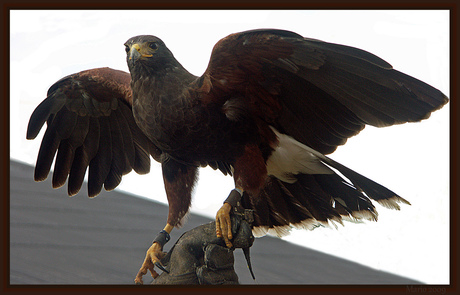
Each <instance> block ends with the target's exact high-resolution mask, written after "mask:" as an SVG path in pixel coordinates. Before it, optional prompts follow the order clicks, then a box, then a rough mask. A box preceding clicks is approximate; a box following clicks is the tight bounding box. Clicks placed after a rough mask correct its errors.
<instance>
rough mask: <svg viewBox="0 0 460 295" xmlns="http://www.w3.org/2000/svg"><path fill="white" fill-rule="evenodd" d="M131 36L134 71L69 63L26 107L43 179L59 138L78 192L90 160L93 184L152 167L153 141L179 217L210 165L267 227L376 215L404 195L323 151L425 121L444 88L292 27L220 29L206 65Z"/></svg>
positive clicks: (57, 178)
mask: <svg viewBox="0 0 460 295" xmlns="http://www.w3.org/2000/svg"><path fill="white" fill-rule="evenodd" d="M125 46H126V50H127V63H128V66H129V69H130V74H131V79H130V78H129V74H127V73H123V72H120V71H116V70H112V69H108V68H105V69H93V70H88V71H83V72H80V73H77V74H74V75H70V76H68V77H65V78H63V79H61V80H60V81H58V82H56V84H54V85H53V86H52V87H51V88H50V90H49V91H48V97H47V98H46V99H45V100H44V101H43V102H42V103H41V104H40V105H39V106H38V107H37V109H36V110H35V112H34V113H33V114H32V117H31V119H30V122H29V129H28V133H27V138H29V139H30V138H34V137H35V136H36V135H37V134H38V132H39V130H40V128H41V127H42V125H43V123H44V122H45V121H47V123H48V128H47V130H46V133H45V136H44V138H43V141H42V146H41V149H40V152H39V156H38V160H37V165H36V172H35V179H36V180H43V179H45V178H46V177H47V174H48V172H49V169H50V166H51V163H52V160H53V158H54V155H55V153H56V150H57V151H58V152H57V157H56V164H55V170H54V171H55V172H54V178H53V186H54V187H57V186H61V185H63V184H64V183H65V180H66V179H67V177H68V179H69V182H68V183H69V184H68V186H69V194H71V195H72V194H75V193H77V192H78V190H79V189H80V187H81V185H82V181H83V176H84V173H85V170H86V167H88V166H89V177H88V188H89V194H90V196H95V195H97V194H98V193H99V192H100V190H101V187H102V185H104V187H105V188H106V189H107V190H110V189H113V188H115V187H116V186H117V185H118V184H119V182H120V180H121V177H122V175H123V174H126V173H128V172H129V171H131V169H134V170H135V171H136V172H138V173H146V172H148V170H149V166H150V162H149V157H148V155H152V156H153V158H154V159H155V160H157V161H159V162H161V164H162V169H163V176H164V182H165V189H166V193H167V196H168V202H169V205H170V208H169V215H168V224H170V225H172V226H176V225H179V224H180V221H181V219H182V218H183V216H184V215H185V213H186V212H187V211H188V208H189V206H190V200H191V192H192V188H193V185H194V183H195V181H196V173H197V169H198V167H199V166H206V165H209V166H211V167H213V168H214V169H219V170H221V171H222V172H223V173H224V174H231V175H233V177H234V179H235V185H236V187H238V188H241V189H243V190H244V192H245V193H244V195H243V199H242V203H243V205H244V206H245V207H246V208H250V209H254V210H255V222H254V224H253V225H254V229H255V230H256V231H257V230H259V232H260V233H264V232H266V231H267V230H270V229H273V230H275V231H276V233H278V234H280V235H281V234H284V231H285V229H286V228H288V227H290V226H299V227H307V228H310V227H314V226H315V225H316V224H318V223H327V222H328V221H329V220H334V221H336V222H341V220H342V218H352V219H360V218H366V219H370V220H376V218H377V212H376V211H375V208H374V206H373V205H372V202H371V201H370V200H371V199H372V200H376V201H377V202H379V203H381V204H383V205H385V206H387V207H389V208H396V209H398V208H399V206H398V204H397V203H398V202H404V203H408V202H407V201H406V200H404V199H403V198H401V197H399V196H398V195H397V194H395V193H394V192H392V191H390V190H388V189H387V188H385V187H383V186H381V185H379V184H377V183H375V182H373V181H372V180H369V179H367V178H366V177H364V176H362V175H360V174H358V173H356V172H354V171H352V170H350V169H349V168H347V167H344V166H343V165H341V164H339V163H337V162H335V161H333V160H332V159H330V158H328V157H326V156H324V155H326V154H330V153H332V152H333V151H334V150H335V149H336V148H337V146H339V145H342V144H344V143H345V142H346V140H347V138H349V137H351V136H354V135H356V134H358V133H359V132H360V131H361V130H362V129H363V128H364V127H365V125H366V124H369V125H373V126H377V127H384V126H390V125H394V124H401V123H405V122H417V121H420V120H423V119H426V118H428V117H429V115H430V113H431V112H433V111H435V110H437V109H439V108H441V107H442V106H443V105H444V104H446V103H447V102H448V98H447V97H446V96H445V95H443V94H442V93H441V92H440V91H438V90H437V89H435V88H433V87H431V86H429V85H427V84H425V83H423V82H421V81H419V80H417V79H415V78H412V77H410V76H407V75H405V74H403V73H400V72H398V71H396V70H394V69H392V67H391V65H390V64H388V63H387V62H385V61H384V60H382V59H380V58H378V57H377V56H375V55H373V54H371V53H368V52H365V51H363V50H360V49H356V48H352V47H348V46H343V45H337V44H331V43H326V42H322V41H318V40H313V39H308V38H304V37H302V36H300V35H298V34H296V33H293V32H288V31H280V30H254V31H247V32H242V33H237V34H233V35H230V36H228V37H226V38H224V39H222V40H220V41H219V42H218V43H217V44H216V45H215V47H214V49H213V51H212V55H211V59H210V62H209V65H208V68H207V69H206V71H205V73H204V74H203V75H202V76H201V77H196V76H194V75H192V74H190V73H189V72H188V71H187V70H185V69H184V68H183V67H182V65H181V64H180V63H179V62H178V61H177V60H176V59H175V58H174V57H173V55H172V53H171V52H170V51H169V50H168V48H167V47H166V46H165V44H164V43H163V42H162V41H161V40H160V39H159V38H157V37H154V36H137V37H133V38H131V39H129V40H128V41H127V42H126V43H125ZM299 163H300V164H299ZM331 168H333V169H331ZM334 169H335V170H334ZM337 170H338V171H339V172H340V173H341V174H342V175H344V176H345V177H346V178H347V179H344V178H342V177H341V176H339V174H336V173H335V172H336V171H337Z"/></svg>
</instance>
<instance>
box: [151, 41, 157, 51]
mask: <svg viewBox="0 0 460 295" xmlns="http://www.w3.org/2000/svg"><path fill="white" fill-rule="evenodd" d="M149 47H150V48H152V49H153V50H157V49H158V44H157V43H155V42H152V43H150V44H149Z"/></svg>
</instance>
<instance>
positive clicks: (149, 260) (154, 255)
mask: <svg viewBox="0 0 460 295" xmlns="http://www.w3.org/2000/svg"><path fill="white" fill-rule="evenodd" d="M161 250H162V249H161V246H160V245H159V244H158V243H153V244H152V246H150V248H149V249H148V250H147V253H146V255H145V259H144V263H143V264H142V266H141V268H140V269H139V272H138V273H137V275H136V278H135V279H134V282H135V283H136V284H138V285H142V284H143V283H144V282H143V281H142V277H143V276H144V275H145V274H147V271H150V273H151V274H152V277H153V278H154V279H155V278H157V277H158V273H157V272H156V271H155V270H154V267H155V265H156V266H158V265H157V263H158V262H159V261H160V259H161V258H163V257H164V256H165V255H166V253H164V252H162V251H161ZM159 268H160V269H161V270H163V269H162V268H161V267H159ZM163 271H164V270H163Z"/></svg>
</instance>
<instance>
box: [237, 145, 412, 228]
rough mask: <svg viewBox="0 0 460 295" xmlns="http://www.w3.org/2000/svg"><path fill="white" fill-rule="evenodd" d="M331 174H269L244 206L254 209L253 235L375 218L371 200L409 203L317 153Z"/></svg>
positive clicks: (390, 204) (394, 205) (388, 204)
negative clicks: (286, 177) (285, 176)
mask: <svg viewBox="0 0 460 295" xmlns="http://www.w3.org/2000/svg"><path fill="white" fill-rule="evenodd" d="M316 153H317V154H315V156H317V157H318V158H319V159H320V161H321V162H322V163H323V164H325V165H327V166H328V167H329V168H331V170H332V171H333V173H331V174H303V173H299V174H297V175H294V177H295V178H296V181H294V182H292V183H291V182H289V183H288V182H284V181H282V180H280V179H278V178H276V177H275V176H269V177H268V178H267V181H266V183H265V186H264V188H263V189H262V190H261V192H260V195H259V196H258V197H257V198H253V197H250V196H248V195H245V196H244V198H243V206H245V207H247V208H251V209H254V211H255V216H254V219H255V221H254V223H253V226H254V229H253V231H254V235H256V236H261V235H264V234H266V233H267V232H268V233H271V234H274V235H278V236H284V235H286V234H288V231H289V230H290V229H291V228H292V227H296V228H305V229H313V228H315V227H318V226H321V225H325V226H329V225H330V224H334V225H335V224H336V223H340V224H343V222H342V221H343V220H348V221H355V222H359V221H361V220H363V219H366V220H371V221H376V220H377V216H378V214H377V211H376V209H375V207H374V205H373V204H372V202H371V199H372V200H375V201H377V202H378V203H379V204H381V205H382V206H384V207H387V208H390V209H396V210H399V209H400V207H399V205H398V203H405V204H410V203H409V202H408V201H406V200H405V199H403V198H401V197H400V196H398V195H397V194H396V193H394V192H392V191H391V190H389V189H387V188H385V187H383V186H382V185H380V184H378V183H376V182H374V181H372V180H370V179H369V178H367V177H365V176H363V175H361V174H359V173H357V172H355V171H353V170H351V169H349V168H347V167H345V166H344V165H342V164H340V163H338V162H336V161H334V160H332V159H330V158H329V157H326V156H324V155H322V154H321V153H319V152H316Z"/></svg>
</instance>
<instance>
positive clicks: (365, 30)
mask: <svg viewBox="0 0 460 295" xmlns="http://www.w3.org/2000/svg"><path fill="white" fill-rule="evenodd" d="M256 28H279V29H287V30H291V31H295V32H297V33H299V34H301V35H303V36H305V37H310V38H316V39H321V40H324V41H328V42H333V43H340V44H346V45H350V46H354V47H358V48H361V49H365V50H367V51H370V52H372V53H374V54H376V55H378V56H379V57H381V58H383V59H384V60H386V61H387V62H389V63H390V64H392V65H393V67H394V68H396V69H397V70H399V71H402V72H404V73H406V74H409V75H411V76H414V77H416V78H418V79H420V80H422V81H425V82H427V83H428V84H430V85H432V86H434V87H436V88H438V89H440V90H441V91H442V92H443V93H444V94H446V95H447V96H449V54H450V53H449V12H448V11H442V10H438V11H427V10H418V11H410V10H405V11H393V10H386V11H366V10H358V11H352V10H338V11H332V10H323V11H321V10H320V11H315V10H313V11H286V10H283V11H209V10H208V11H199V10H191V11H164V10H162V11H155V10H147V11H145V10H144V11H135V10H130V11H117V10H110V11H46V10H34V11H26V10H20V11H12V12H11V45H10V46H11V56H10V60H11V92H10V93H11V97H10V120H11V127H10V132H11V133H10V144H11V146H10V148H11V150H10V157H11V158H12V159H16V160H20V161H23V162H26V163H29V164H34V162H35V159H36V156H37V153H38V149H39V144H40V141H41V137H42V135H43V133H44V129H45V128H43V130H42V132H41V133H40V135H39V137H38V138H37V139H36V140H34V141H26V140H25V134H26V128H27V123H28V119H29V117H30V115H31V113H32V111H33V110H34V108H35V107H36V106H37V105H38V104H39V103H40V102H41V101H42V100H43V99H44V98H45V97H46V92H47V90H48V88H49V87H50V86H51V85H52V84H53V83H54V82H56V81H57V80H58V79H60V78H61V77H63V76H65V75H68V74H72V73H75V72H78V71H81V70H85V69H89V68H95V67H106V66H108V67H112V68H115V69H120V70H125V71H128V67H127V65H126V62H125V51H124V46H123V43H124V42H125V41H126V40H127V39H129V38H130V37H132V36H134V35H141V34H152V35H156V36H158V37H160V38H161V39H162V40H163V41H165V43H166V44H167V46H168V47H169V48H170V49H171V51H172V52H173V53H174V55H175V57H176V58H177V59H178V60H179V62H181V63H182V64H183V65H184V67H185V68H187V69H188V70H189V71H190V72H192V73H193V74H195V75H201V74H202V73H203V72H204V70H205V69H206V66H207V63H208V60H209V55H210V53H211V50H212V47H213V46H214V44H215V43H216V42H217V41H218V40H219V39H221V38H222V37H225V36H226V35H228V34H230V33H234V32H238V31H243V30H248V29H256ZM331 157H332V158H333V159H335V160H336V161H338V162H340V163H342V164H344V165H346V166H348V167H350V168H351V169H353V170H355V171H357V172H359V173H361V174H363V175H365V176H367V177H369V178H371V179H373V180H375V181H377V182H379V183H381V184H383V185H384V186H386V187H388V188H389V189H391V190H393V191H395V192H396V193H398V194H399V195H401V196H402V197H404V198H405V199H407V200H409V201H410V202H411V203H412V206H406V205H403V206H402V210H401V211H392V210H388V209H385V208H382V207H381V206H379V205H376V206H377V209H378V210H379V214H380V215H379V222H377V223H371V222H366V224H352V223H346V224H345V227H341V226H339V228H338V230H335V229H327V228H320V229H317V230H314V231H294V232H293V233H292V234H291V235H290V236H288V237H287V238H285V239H286V240H288V241H291V242H293V243H297V244H300V245H304V246H306V247H309V248H313V249H316V250H319V251H323V252H326V253H330V254H333V255H336V256H340V257H343V258H346V259H349V260H353V261H355V262H358V263H361V264H365V265H368V266H370V267H373V268H375V269H380V270H384V271H388V272H392V273H396V274H400V275H403V276H406V277H410V278H414V279H417V280H420V281H422V282H426V283H430V284H447V283H449V105H447V106H446V107H444V108H443V109H442V110H440V111H438V112H436V113H434V114H433V115H432V116H431V118H430V119H429V120H426V121H424V122H422V123H414V124H405V125H401V126H393V127H389V128H383V129H377V128H372V127H367V128H366V129H365V130H364V131H363V132H361V134H359V135H358V136H356V137H354V138H351V139H350V140H349V141H348V143H347V144H346V145H344V146H343V147H340V148H339V149H338V150H337V151H336V152H335V153H334V154H332V155H331ZM160 170H161V169H160V165H159V164H157V163H156V162H153V167H152V172H151V173H150V174H148V175H145V176H139V175H137V174H135V173H131V174H129V175H127V176H126V177H124V178H123V181H122V184H121V185H120V187H119V188H120V189H122V190H126V191H128V192H131V193H135V194H137V195H140V196H144V197H148V198H153V199H155V200H158V201H161V202H165V203H166V202H167V201H166V196H165V193H164V188H163V182H162V177H161V171H160ZM31 177H33V176H32V175H31ZM232 188H233V180H232V179H231V178H230V177H224V176H223V175H221V174H220V172H215V171H213V170H212V169H209V168H207V169H201V172H200V181H199V185H198V187H197V189H196V190H195V194H194V199H193V205H192V211H193V212H195V213H200V214H204V215H206V216H209V217H214V215H215V213H216V211H217V210H218V208H219V207H220V206H221V204H222V202H223V200H224V199H225V198H226V197H227V195H228V193H229V191H230V190H231V189H232ZM62 192H63V197H65V195H66V194H65V192H66V189H63V190H62ZM77 197H85V196H84V195H83V194H80V195H79V196H77ZM165 221H166V220H165ZM157 226H158V230H159V229H161V228H160V226H161V227H162V226H163V225H157ZM156 230H157V229H155V228H154V229H152V233H154V232H156ZM256 242H257V241H256ZM280 255H282V249H280ZM274 267H275V266H274ZM305 267H312V268H314V267H315V265H314V263H313V262H312V263H310V262H309V261H305ZM363 283H366V282H363Z"/></svg>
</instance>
